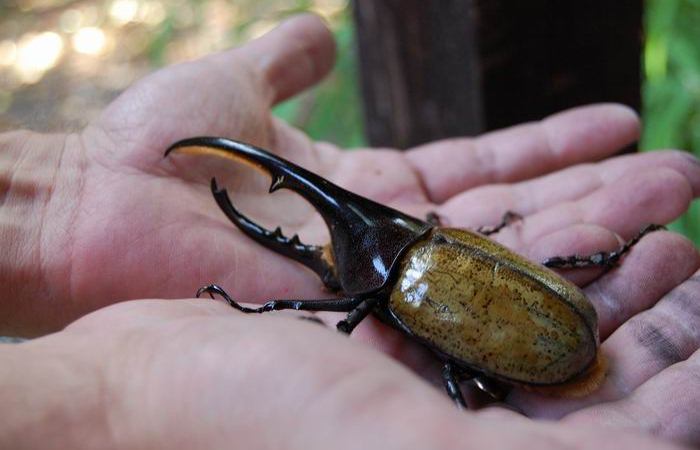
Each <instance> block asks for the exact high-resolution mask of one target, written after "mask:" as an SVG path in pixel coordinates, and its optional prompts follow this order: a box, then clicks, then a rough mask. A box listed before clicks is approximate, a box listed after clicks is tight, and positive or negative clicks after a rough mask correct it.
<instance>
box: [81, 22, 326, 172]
mask: <svg viewBox="0 0 700 450" xmlns="http://www.w3.org/2000/svg"><path fill="white" fill-rule="evenodd" d="M333 58H334V44H333V40H332V37H331V36H330V34H329V32H328V30H327V29H326V28H325V26H324V25H323V23H322V22H321V20H320V19H318V18H316V17H314V16H310V15H307V16H301V17H296V18H293V19H290V20H289V21H287V22H285V23H283V24H282V25H280V26H279V27H278V28H276V29H275V30H273V31H271V32H270V33H268V34H267V35H265V36H263V37H261V38H259V39H258V40H256V41H253V42H251V43H249V44H247V45H244V46H242V47H239V48H234V49H231V50H227V51H223V52H220V53H217V54H213V55H209V56H206V57H204V58H201V59H198V60H195V61H192V62H188V63H183V64H177V65H174V66H171V67H167V68H165V69H162V70H160V71H158V72H156V73H154V74H152V75H150V76H148V77H146V78H144V79H143V80H141V81H140V82H138V83H136V84H135V85H134V86H132V87H130V88H129V89H128V90H127V91H125V92H124V94H123V95H122V96H120V97H119V98H118V99H117V100H115V101H114V102H113V103H112V104H110V106H109V107H107V108H106V109H105V111H104V112H103V114H102V115H101V116H100V117H99V118H98V119H97V120H96V121H95V122H93V123H92V124H91V126H88V127H87V128H86V130H85V131H84V133H83V136H84V139H85V141H86V142H88V144H89V145H88V149H89V150H90V151H93V152H104V150H103V149H104V148H108V149H109V148H115V149H118V150H119V151H109V152H104V153H106V154H105V155H100V157H101V159H102V160H104V161H105V162H108V163H109V162H111V161H112V160H117V161H119V162H126V163H127V164H128V165H130V166H134V167H138V168H142V169H148V170H151V169H152V168H160V167H161V166H162V157H163V152H164V151H165V149H166V148H168V146H170V145H171V144H172V143H173V142H175V141H177V140H180V139H183V138H186V137H192V136H202V135H204V136H225V137H232V138H235V139H237V140H240V141H244V142H248V143H251V144H255V145H259V146H262V147H266V148H270V147H272V146H273V144H274V142H273V141H274V136H272V135H271V121H270V120H271V119H270V111H269V106H270V104H271V103H274V102H276V101H279V100H281V99H283V98H286V97H288V96H290V95H293V94H294V93H296V92H298V91H300V90H301V89H304V88H305V87H308V86H310V85H312V84H313V83H315V82H316V81H318V80H319V79H320V78H321V77H322V76H323V75H325V74H326V73H327V72H328V70H329V69H330V67H331V65H332V63H333Z"/></svg>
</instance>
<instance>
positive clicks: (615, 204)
mask: <svg viewBox="0 0 700 450" xmlns="http://www.w3.org/2000/svg"><path fill="white" fill-rule="evenodd" d="M692 199H693V189H692V186H691V185H690V184H689V182H688V180H687V179H686V177H685V176H683V175H682V174H680V173H678V172H676V171H675V170H672V169H667V168H661V169H654V170H647V171H644V172H641V173H637V174H629V175H627V176H624V177H623V178H621V179H619V180H617V181H615V182H613V183H611V184H610V185H607V186H604V187H603V188H602V189H599V190H597V191H595V192H593V193H591V194H589V195H587V196H585V197H583V198H581V199H579V200H576V201H572V202H565V203H561V204H558V205H556V206H553V207H551V208H547V209H545V210H543V211H540V212H538V213H535V214H533V215H531V216H528V217H527V218H526V220H524V221H522V223H521V224H520V226H518V227H512V228H506V229H504V230H502V231H501V232H500V233H499V235H498V236H497V238H498V240H499V241H501V242H503V243H504V244H505V245H507V246H509V247H511V248H514V249H521V250H522V249H529V248H531V247H532V246H533V244H535V243H536V242H537V241H538V240H539V239H541V238H543V237H544V236H546V235H549V234H552V233H555V232H557V231H559V230H563V229H566V228H568V227H570V226H572V225H575V224H594V225H598V226H600V227H603V228H606V229H608V230H610V231H612V232H614V233H616V234H618V235H620V236H621V237H622V239H625V240H627V239H630V238H631V237H632V236H634V235H635V234H636V233H638V232H639V230H640V229H641V228H642V227H643V226H644V225H646V224H649V223H659V224H665V223H669V222H671V221H673V220H674V219H676V218H677V217H679V216H680V215H681V214H683V213H684V212H685V211H686V210H687V208H688V206H689V205H690V202H691V201H692ZM553 256H554V255H553Z"/></svg>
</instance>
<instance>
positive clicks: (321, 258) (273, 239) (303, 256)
mask: <svg viewBox="0 0 700 450" xmlns="http://www.w3.org/2000/svg"><path fill="white" fill-rule="evenodd" d="M211 191H212V193H213V194H214V199H215V200H216V203H218V205H219V207H220V208H221V210H222V211H223V212H224V214H226V216H227V217H228V218H229V219H230V220H231V222H233V223H234V224H235V225H236V226H237V227H238V229H239V230H241V231H242V232H243V233H245V234H246V235H248V236H249V237H250V238H252V239H254V240H256V241H257V242H259V243H260V244H262V245H264V246H265V247H267V248H269V249H270V250H272V251H274V252H277V253H279V254H281V255H284V256H286V257H288V258H291V259H293V260H295V261H297V262H300V263H301V264H304V265H305V266H306V267H308V268H309V269H311V270H313V271H314V272H316V274H318V276H319V277H320V278H321V281H323V284H324V285H325V286H326V288H328V289H329V290H330V291H337V290H338V289H339V288H340V283H339V282H338V279H337V277H336V275H335V271H334V267H333V263H332V261H331V260H330V258H328V256H327V251H325V249H324V247H321V246H318V245H307V244H304V243H302V242H301V241H300V240H299V237H298V236H297V235H294V236H292V237H291V238H287V237H286V236H284V235H283V234H282V230H281V229H280V228H279V227H277V229H275V230H274V231H270V230H266V229H265V228H263V227H261V226H260V225H258V224H257V223H255V222H253V221H252V220H251V219H249V218H248V217H246V216H245V215H244V214H242V213H241V212H240V211H238V210H237V209H236V207H234V206H233V203H231V199H230V198H229V196H228V193H227V192H226V189H219V187H218V186H217V184H216V180H215V179H212V180H211Z"/></svg>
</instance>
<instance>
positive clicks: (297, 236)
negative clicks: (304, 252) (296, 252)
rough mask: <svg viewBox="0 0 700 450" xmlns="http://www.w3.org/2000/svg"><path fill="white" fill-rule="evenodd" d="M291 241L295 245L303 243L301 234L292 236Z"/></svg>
mask: <svg viewBox="0 0 700 450" xmlns="http://www.w3.org/2000/svg"><path fill="white" fill-rule="evenodd" d="M289 243H290V244H293V245H297V244H301V241H299V235H298V234H295V235H294V236H292V238H291V239H290V240H289Z"/></svg>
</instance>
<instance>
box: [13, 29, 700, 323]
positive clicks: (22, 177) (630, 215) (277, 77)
mask: <svg viewBox="0 0 700 450" xmlns="http://www.w3.org/2000/svg"><path fill="white" fill-rule="evenodd" d="M332 61H333V42H332V39H331V37H330V34H329V33H328V31H327V30H326V29H325V27H324V26H323V25H322V24H321V22H320V21H319V20H318V19H316V18H314V17H309V16H307V17H302V18H297V19H294V20H291V21H290V22H288V23H286V24H284V25H282V26H281V27H280V28H279V29H277V30H276V31H274V32H272V33H270V34H269V35H267V36H265V37H263V38H261V39H260V40H257V41H254V42H251V43H249V44H247V45H245V46H243V47H241V48H238V49H234V50H230V51H226V52H222V53H219V54H215V55H211V56H208V57H205V58H202V59H200V60H197V61H194V62H189V63H184V64H180V65H176V66H173V67H169V68H167V69H164V70H162V71H160V72H157V73H155V74H154V75H152V76H149V77H147V78H145V79H144V80H142V81H141V82H139V83H137V84H136V85H134V86H132V87H131V88H130V89H128V90H127V91H126V92H125V93H124V94H123V95H122V96H121V97H120V98H118V99H117V100H116V101H115V102H113V104H112V105H111V106H109V107H108V108H107V110H106V111H105V112H104V114H103V115H102V116H101V117H99V118H97V119H96V120H95V121H93V122H92V123H91V124H90V125H89V126H88V127H87V128H86V129H85V130H84V131H82V132H81V133H79V134H71V135H52V136H37V135H32V134H28V133H13V134H7V135H3V137H2V138H0V148H2V156H3V160H4V161H5V163H4V164H3V165H2V167H1V168H0V170H1V172H0V186H2V187H3V190H2V191H0V193H2V194H3V197H4V203H3V206H2V209H0V218H2V221H0V223H3V229H2V230H3V232H2V233H0V239H1V241H0V247H2V248H3V250H4V252H5V254H6V255H10V256H9V258H7V260H8V261H11V262H12V264H11V265H9V266H5V267H3V268H2V270H0V281H1V282H2V283H3V286H4V292H3V300H2V302H0V333H5V334H14V335H25V336H27V335H37V334H41V333H45V332H48V331H51V330H56V329H60V328H61V327H62V326H64V325H65V324H66V323H69V322H70V321H71V320H74V319H75V318H77V317H79V316H81V315H83V314H85V313H87V312H89V311H92V310H94V309H97V308H99V307H101V306H104V305H107V304H110V303H113V302H116V301H121V300H126V299H134V298H143V297H178V296H182V295H183V294H187V293H189V292H193V291H194V290H195V289H196V288H197V287H199V286H200V285H203V284H207V283H210V282H217V283H219V284H221V285H223V286H225V287H226V288H227V289H229V291H231V292H232V293H234V295H235V296H236V298H238V299H241V300H246V301H263V300H266V299H269V298H280V297H288V296H294V297H299V298H313V297H317V296H319V295H321V284H320V282H319V281H318V280H317V279H316V278H315V275H313V274H312V273H310V272H309V271H307V270H306V269H304V268H301V267H300V266H298V265H296V264H294V263H292V262H290V261H289V260H287V259H285V258H283V257H281V256H279V255H276V254H273V253H271V252H269V251H266V250H264V249H262V248H260V247H259V246H258V245H257V244H255V243H254V242H252V241H251V240H249V239H247V238H245V237H244V236H242V235H241V234H240V233H238V232H237V230H235V229H234V227H233V226H231V224H229V223H228V222H227V220H226V219H225V217H224V216H223V214H221V212H220V211H219V209H218V208H217V206H216V204H215V202H214V201H213V200H212V198H211V194H210V192H209V188H208V186H207V184H208V180H209V179H210V178H211V176H213V175H217V179H219V180H220V181H222V182H223V184H225V185H226V186H227V187H228V189H229V191H230V192H232V194H233V197H234V201H235V202H236V204H237V205H239V206H240V207H241V209H242V210H243V211H244V212H246V213H247V214H248V215H249V216H251V217H253V218H254V219H255V220H258V221H261V222H262V223H263V224H270V225H273V224H275V225H276V224H280V225H282V227H283V228H284V230H285V232H287V231H288V230H290V229H298V230H300V234H301V237H302V239H303V240H306V241H311V242H318V243H323V242H324V240H326V239H327V238H326V237H325V236H327V235H326V231H325V229H324V226H323V224H322V222H321V221H320V219H318V218H317V217H316V216H315V215H314V213H313V210H312V209H311V208H310V206H309V205H307V204H305V203H304V202H302V201H300V200H299V199H296V198H291V199H290V198H289V196H290V195H291V194H289V193H278V194H276V195H275V196H268V195H267V194H266V193H263V192H265V190H264V189H260V187H261V185H262V184H264V183H266V181H264V182H263V180H261V179H259V178H255V177H256V176H258V175H257V174H251V172H252V171H250V170H247V169H246V168H238V167H223V168H222V167H220V162H219V161H216V162H209V161H205V160H204V159H203V158H199V159H190V160H188V159H186V158H184V157H182V156H178V158H177V159H175V158H173V159H171V160H163V151H164V149H165V148H167V147H168V146H169V145H170V144H171V143H173V142H175V141H177V140H179V139H181V138H184V137H190V136H196V135H219V136H224V137H231V138H235V139H238V140H243V141H247V142H250V143H253V144H256V145H259V146H262V147H265V148H269V149H272V150H273V151H275V152H277V153H278V154H280V155H281V156H283V157H285V158H288V159H290V160H292V161H294V162H296V163H298V164H300V165H302V166H304V167H306V168H308V169H310V170H312V171H315V172H317V173H319V174H321V175H322V176H325V177H327V178H329V179H331V180H332V181H334V182H336V183H338V184H340V185H341V186H343V187H345V188H347V189H349V190H352V191H355V192H358V193H360V194H362V195H365V196H368V197H370V198H372V199H374V200H377V201H379V202H381V203H387V204H390V205H392V206H395V207H397V208H400V209H403V210H405V211H406V212H409V213H413V214H416V215H417V216H422V215H423V214H425V213H426V212H428V211H437V212H438V213H439V214H440V215H441V216H442V218H443V220H444V221H445V222H446V223H447V225H451V226H460V227H474V226H478V225H484V224H493V223H496V222H498V220H499V219H500V217H501V215H502V214H503V212H504V211H506V210H513V211H516V212H518V213H520V214H522V215H523V216H525V221H524V223H523V226H522V228H517V227H516V228H517V229H518V230H519V234H517V235H514V234H512V233H511V232H510V231H506V232H503V233H501V236H499V239H503V240H504V242H505V243H506V244H508V245H511V246H512V247H513V248H514V249H516V250H518V251H521V252H524V253H526V254H528V255H530V256H533V257H535V258H541V257H543V256H552V255H554V254H563V253H571V252H573V251H587V250H595V251H598V250H602V249H611V248H612V246H614V245H617V243H618V241H617V237H616V234H617V235H620V236H622V237H623V238H626V237H629V236H630V234H631V233H633V232H635V231H636V230H638V229H639V228H640V226H641V224H643V223H648V222H655V223H666V222H668V221H670V220H672V219H673V218H675V217H677V216H678V215H679V214H680V213H681V212H683V211H684V210H685V209H686V208H687V206H688V203H689V201H690V199H691V198H692V197H693V196H694V195H696V194H697V192H698V189H699V184H700V183H699V181H698V180H699V178H700V176H699V175H698V173H699V172H700V168H699V166H698V165H697V164H696V163H695V162H694V160H692V158H690V157H689V156H687V155H685V154H682V153H671V152H666V153H656V154H644V155H634V156H628V157H622V158H618V159H612V160H607V161H604V162H601V163H597V164H595V165H586V166H580V165H579V166H575V167H571V168H568V169H566V168H567V167H569V166H574V165H576V164H579V163H583V162H590V161H598V160H601V159H602V158H604V157H607V156H609V155H611V154H613V153H614V152H616V151H618V149H619V148H621V147H623V146H625V145H627V144H629V143H630V142H632V141H634V140H635V139H636V138H637V135H638V123H637V119H636V117H635V116H634V114H633V113H631V112H630V111H628V110H627V109H625V108H623V107H619V106H610V105H608V106H595V107H589V108H583V109H578V110H574V111H570V112H566V113H563V114H559V115H557V116H554V117H552V118H549V119H546V120H545V121H543V122H541V123H535V124H529V125H524V126H520V127H515V128H512V129H509V130H506V131H502V132H498V133H493V134H488V135H485V136H483V137H480V138H477V139H453V140H447V141H443V142H438V143H434V144H431V145H427V146H424V147H422V148H419V149H415V150H412V151H409V152H405V153H401V152H396V151H392V150H373V151H368V150H357V151H353V152H341V151H340V150H339V149H337V148H335V147H334V146H332V145H330V144H321V143H313V142H311V141H310V140H308V139H307V138H306V137H305V136H303V135H302V134H301V133H299V132H298V131H296V130H293V129H291V128H290V127H288V126H286V125H284V124H283V123H281V122H278V121H276V120H274V119H273V118H272V116H271V115H270V107H271V105H273V104H274V103H276V102H278V101H280V100H283V99H285V98H287V97H289V96H291V95H293V94H295V93H297V92H298V91H300V90H301V89H303V88H305V87H307V86H309V85H311V84H313V83H315V82H316V81H318V80H319V79H320V78H321V77H322V76H323V75H324V74H325V73H326V72H327V71H328V69H329V68H330V67H331V65H332ZM533 161H534V162H535V163H533ZM222 172H223V173H222ZM280 200H281V201H280ZM270 202H272V203H270ZM572 241H573V242H572Z"/></svg>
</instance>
